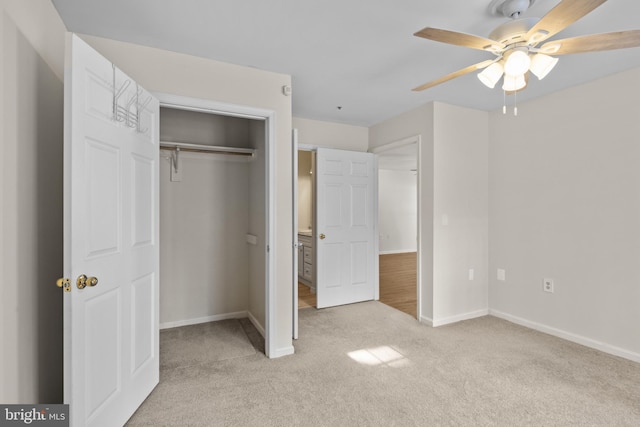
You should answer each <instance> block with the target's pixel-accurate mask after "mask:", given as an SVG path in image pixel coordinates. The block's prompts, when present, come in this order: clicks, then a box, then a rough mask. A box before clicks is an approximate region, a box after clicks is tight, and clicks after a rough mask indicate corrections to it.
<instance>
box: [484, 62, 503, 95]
mask: <svg viewBox="0 0 640 427" xmlns="http://www.w3.org/2000/svg"><path fill="white" fill-rule="evenodd" d="M503 73H504V67H503V66H502V64H501V63H500V62H494V63H493V64H491V65H489V66H488V67H487V68H485V69H484V70H482V72H480V73H478V79H480V81H481V82H482V83H483V84H484V85H485V86H486V87H488V88H489V89H493V88H494V87H495V86H496V83H498V81H500V77H502V74H503Z"/></svg>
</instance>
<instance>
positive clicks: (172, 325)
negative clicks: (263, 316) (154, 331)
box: [160, 311, 248, 329]
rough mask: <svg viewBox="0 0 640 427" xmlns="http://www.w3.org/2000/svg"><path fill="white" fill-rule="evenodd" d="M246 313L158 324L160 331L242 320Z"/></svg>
mask: <svg viewBox="0 0 640 427" xmlns="http://www.w3.org/2000/svg"><path fill="white" fill-rule="evenodd" d="M247 315H248V313H247V312H246V311H236V312H234V313H224V314H214V315H213V316H206V317H198V318H195V319H186V320H178V321H175V322H164V323H160V329H169V328H177V327H179V326H189V325H198V324H200V323H207V322H216V321H218V320H227V319H244V318H245V317H247Z"/></svg>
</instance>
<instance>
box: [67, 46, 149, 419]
mask: <svg viewBox="0 0 640 427" xmlns="http://www.w3.org/2000/svg"><path fill="white" fill-rule="evenodd" d="M114 88H115V89H114ZM121 89H122V90H121ZM117 92H120V93H119V96H117V102H115V103H114V93H116V94H117ZM145 103H146V106H144V105H143V104H145ZM114 112H117V114H116V115H114ZM158 113H159V105H158V101H157V100H156V99H154V98H152V97H151V96H150V94H149V93H147V92H146V91H144V90H143V89H142V88H139V87H138V85H137V84H136V82H135V81H133V80H131V79H130V78H129V77H127V76H126V75H125V74H123V73H122V72H121V71H120V70H118V69H117V68H115V67H113V66H112V64H111V63H110V62H109V61H108V60H106V59H105V58H103V57H102V56H100V55H99V54H98V53H97V52H96V51H94V50H93V49H92V48H91V47H89V46H88V45H87V44H86V43H84V42H83V41H82V40H81V39H79V38H78V37H77V36H75V35H69V36H68V38H67V58H66V67H65V143H64V152H65V154H64V156H65V162H64V163H65V164H64V180H65V202H64V203H65V205H64V217H65V219H64V222H65V224H64V273H65V276H66V277H67V278H69V279H71V287H70V292H64V360H65V365H64V368H65V372H64V400H65V403H68V404H69V405H70V408H69V409H70V419H71V425H73V426H103V425H104V426H106V425H109V426H120V425H124V423H125V422H126V421H127V420H128V419H129V417H130V416H131V415H132V414H133V412H135V410H136V409H137V408H138V406H139V405H140V404H141V403H142V401H143V400H144V399H145V398H146V397H147V396H148V395H149V393H150V392H151V391H152V390H153V388H154V387H155V386H156V384H157V383H158V377H159V357H158V350H159V344H158V342H159V341H158V338H159V332H158V301H159V299H158V273H159V252H158V208H159V205H158V195H159V192H158V186H159V184H158V159H159V146H158V130H159V128H158V118H159V115H158ZM81 275H86V276H89V277H96V278H97V284H96V285H95V286H87V287H85V288H83V289H80V286H78V285H77V278H78V277H80V276H81Z"/></svg>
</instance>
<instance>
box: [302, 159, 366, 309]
mask: <svg viewBox="0 0 640 427" xmlns="http://www.w3.org/2000/svg"><path fill="white" fill-rule="evenodd" d="M376 183H377V172H376V158H375V155H374V154H371V153H362V152H353V151H345V150H334V149H326V148H318V150H317V153H316V188H317V191H316V209H317V218H316V230H314V231H315V233H314V234H315V243H314V244H315V252H316V260H315V265H317V269H316V280H317V283H316V292H317V295H316V297H317V307H318V308H324V307H331V306H336V305H343V304H351V303H354V302H360V301H368V300H373V299H377V296H378V292H377V286H378V262H377V256H376V255H377V254H376V247H377V215H376V213H377V200H376V193H377V190H376V187H377V186H376Z"/></svg>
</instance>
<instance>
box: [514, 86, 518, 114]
mask: <svg viewBox="0 0 640 427" xmlns="http://www.w3.org/2000/svg"><path fill="white" fill-rule="evenodd" d="M513 115H514V116H518V92H517V91H516V92H515V93H514V94H513Z"/></svg>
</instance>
